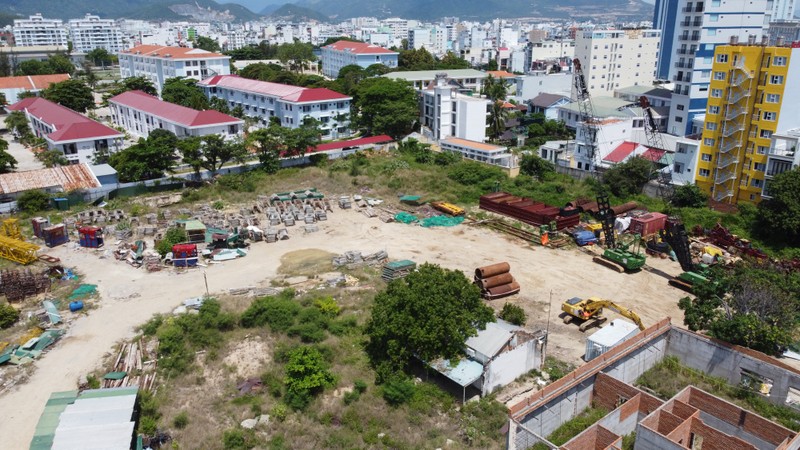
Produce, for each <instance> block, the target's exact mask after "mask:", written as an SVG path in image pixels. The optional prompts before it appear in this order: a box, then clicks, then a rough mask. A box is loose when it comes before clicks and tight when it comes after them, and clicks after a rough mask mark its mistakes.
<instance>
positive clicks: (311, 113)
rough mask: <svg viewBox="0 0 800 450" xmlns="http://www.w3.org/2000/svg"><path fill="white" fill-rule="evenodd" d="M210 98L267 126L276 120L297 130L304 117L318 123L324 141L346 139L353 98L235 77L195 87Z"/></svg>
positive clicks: (205, 82)
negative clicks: (225, 103)
mask: <svg viewBox="0 0 800 450" xmlns="http://www.w3.org/2000/svg"><path fill="white" fill-rule="evenodd" d="M198 86H200V87H201V88H203V91H204V92H205V93H206V96H208V97H209V98H212V97H217V98H221V99H223V100H225V101H227V102H228V105H229V106H230V107H231V108H236V107H237V106H241V107H242V109H243V110H244V114H245V115H247V116H250V117H255V118H257V119H259V121H260V122H261V124H262V125H269V123H270V119H271V118H272V117H276V118H277V119H278V120H279V122H280V124H281V126H284V127H287V128H298V127H300V126H301V125H302V124H303V120H304V119H305V118H307V117H310V118H313V119H316V120H318V121H319V122H320V131H321V132H322V137H323V138H324V139H338V138H342V137H347V136H349V135H350V134H351V133H350V105H351V103H352V101H353V98H352V97H348V96H346V95H344V94H340V93H338V92H335V91H332V90H330V89H326V88H304V87H298V86H291V85H288V84H278V83H269V82H266V81H258V80H250V79H247V78H241V77H239V76H236V75H225V76H216V77H211V78H208V79H206V80H203V81H201V82H200V83H198Z"/></svg>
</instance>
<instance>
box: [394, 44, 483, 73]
mask: <svg viewBox="0 0 800 450" xmlns="http://www.w3.org/2000/svg"><path fill="white" fill-rule="evenodd" d="M397 67H398V69H400V70H437V69H442V70H444V69H469V68H470V67H471V66H470V63H469V61H467V60H465V59H463V58H461V57H459V56H458V55H456V54H455V53H453V52H450V51H448V52H447V53H446V54H445V55H444V56H443V57H442V58H441V59H439V58H437V57H435V56H433V55H432V54H431V53H430V52H429V51H428V50H426V49H425V48H424V47H423V48H420V49H413V48H412V49H409V50H400V55H399V56H398V59H397Z"/></svg>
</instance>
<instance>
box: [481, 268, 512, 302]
mask: <svg viewBox="0 0 800 450" xmlns="http://www.w3.org/2000/svg"><path fill="white" fill-rule="evenodd" d="M475 284H476V285H478V287H479V288H480V289H481V295H482V296H483V298H485V299H486V300H494V299H498V298H502V297H507V296H509V295H514V294H516V293H518V292H519V283H517V280H515V279H514V277H513V276H512V275H511V265H510V264H508V263H507V262H502V263H497V264H492V265H490V266H484V267H478V268H477V269H475Z"/></svg>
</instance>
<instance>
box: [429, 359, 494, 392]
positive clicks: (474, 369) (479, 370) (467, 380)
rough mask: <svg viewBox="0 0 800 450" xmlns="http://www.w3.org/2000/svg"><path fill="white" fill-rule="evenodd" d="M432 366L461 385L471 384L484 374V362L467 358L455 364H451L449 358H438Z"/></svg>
mask: <svg viewBox="0 0 800 450" xmlns="http://www.w3.org/2000/svg"><path fill="white" fill-rule="evenodd" d="M430 366H431V367H432V368H434V369H435V370H436V371H437V372H439V373H441V374H442V375H444V376H446V377H447V378H449V379H451V380H453V381H455V382H456V383H458V385H459V386H461V387H465V386H469V385H470V384H472V383H474V382H475V381H477V380H478V379H479V378H480V377H481V376H482V375H483V364H481V363H479V362H477V361H473V360H471V359H467V358H464V359H461V360H460V361H459V362H458V364H456V365H455V366H451V365H450V360H447V359H439V360H436V361H434V362H432V363H430Z"/></svg>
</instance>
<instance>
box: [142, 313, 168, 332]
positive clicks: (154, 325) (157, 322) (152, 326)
mask: <svg viewBox="0 0 800 450" xmlns="http://www.w3.org/2000/svg"><path fill="white" fill-rule="evenodd" d="M163 323H164V316H162V315H161V314H156V315H154V316H153V317H151V318H150V320H148V321H147V322H145V324H144V325H142V326H140V327H139V331H141V332H142V334H144V335H145V336H154V335H155V334H156V332H157V331H158V329H159V328H160V327H161V324H163Z"/></svg>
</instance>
